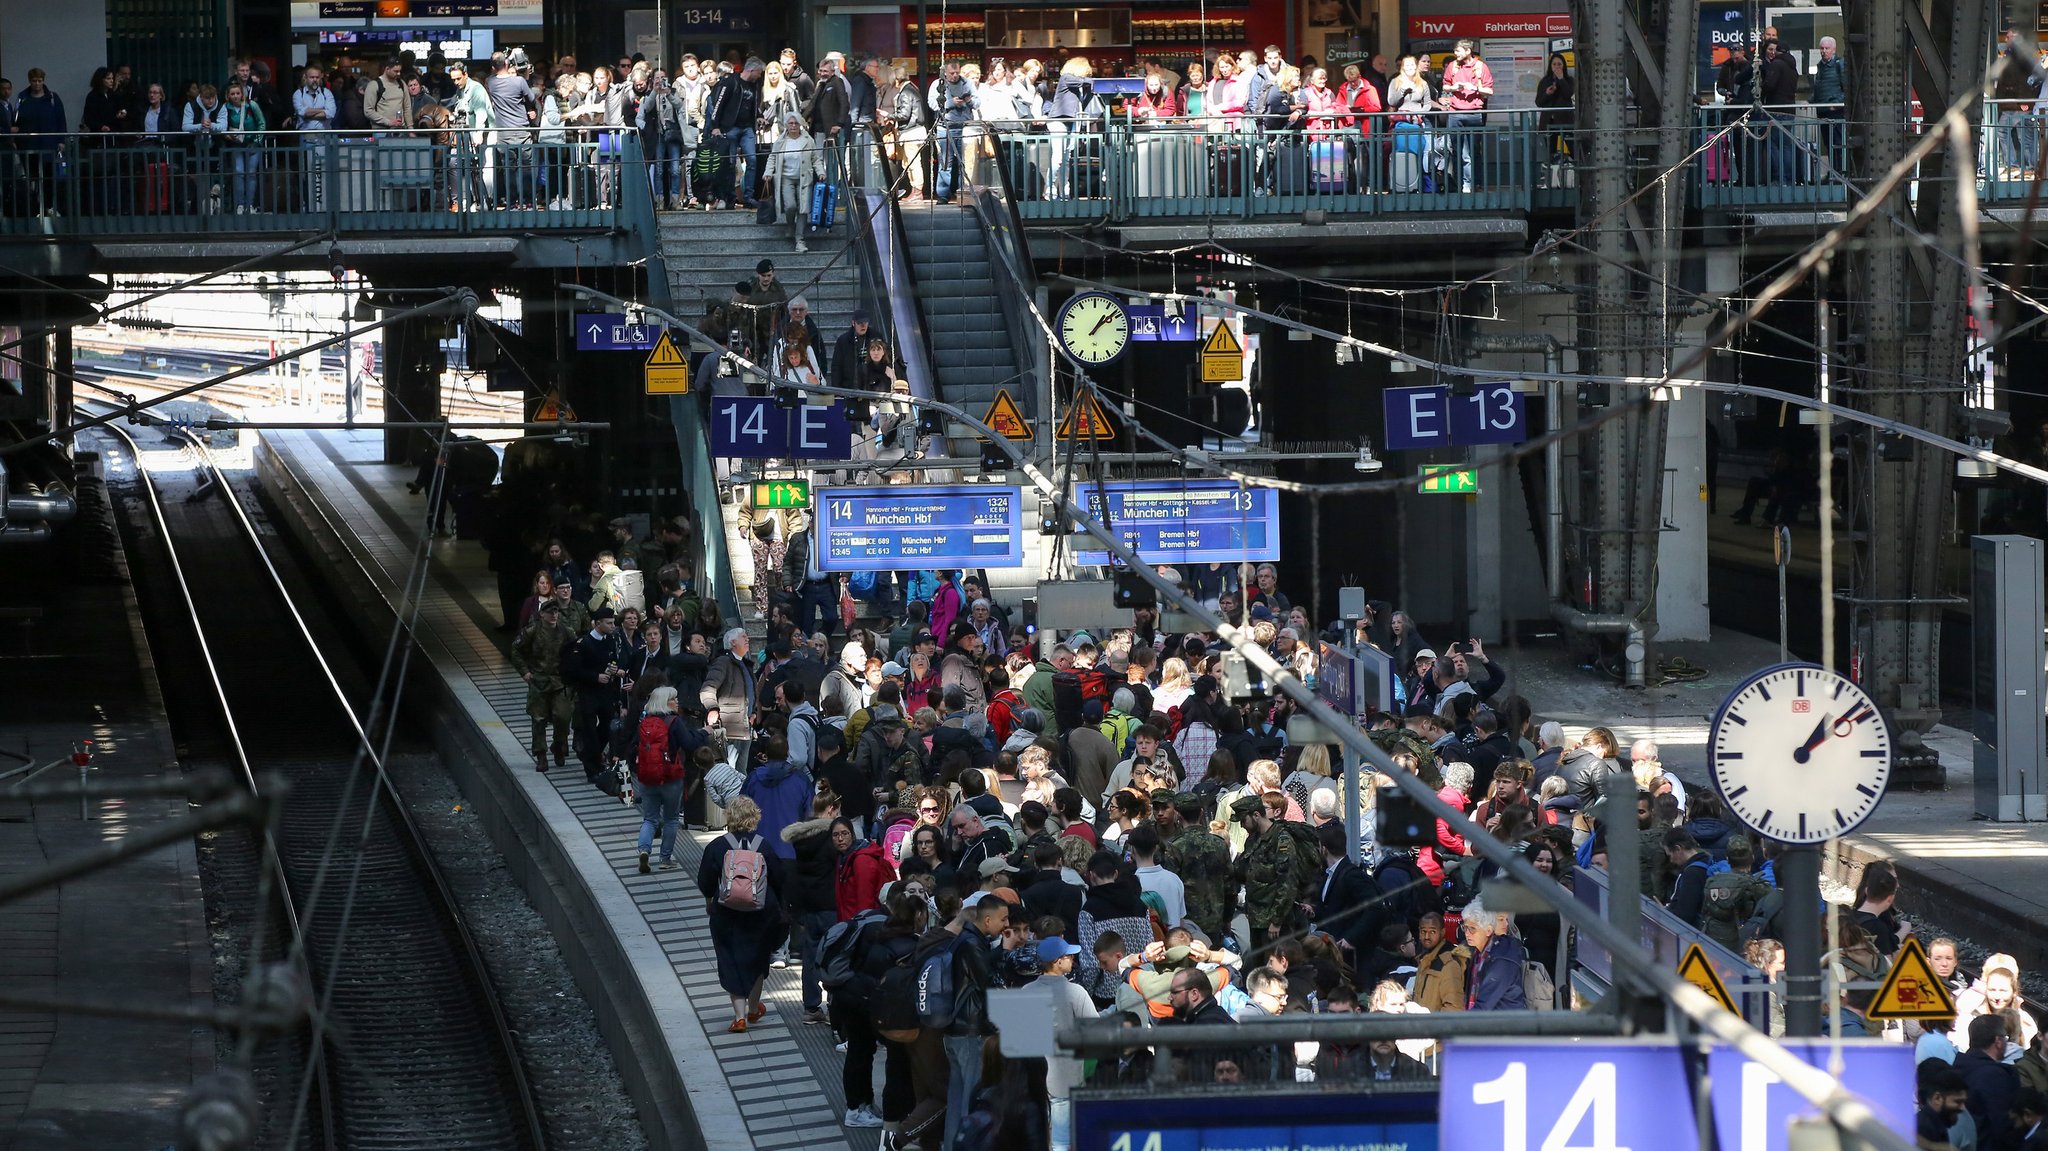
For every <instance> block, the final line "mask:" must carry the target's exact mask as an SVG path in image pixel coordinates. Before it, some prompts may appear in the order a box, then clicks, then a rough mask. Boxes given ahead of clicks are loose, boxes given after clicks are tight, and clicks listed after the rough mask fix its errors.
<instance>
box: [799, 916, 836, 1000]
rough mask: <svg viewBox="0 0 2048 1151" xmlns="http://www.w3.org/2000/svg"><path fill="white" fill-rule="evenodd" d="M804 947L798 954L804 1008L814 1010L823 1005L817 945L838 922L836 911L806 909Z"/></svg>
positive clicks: (823, 996) (823, 994)
mask: <svg viewBox="0 0 2048 1151" xmlns="http://www.w3.org/2000/svg"><path fill="white" fill-rule="evenodd" d="M802 922H803V928H804V947H803V950H802V951H801V952H799V954H800V955H801V956H802V958H803V968H804V970H803V984H804V1010H805V1011H816V1010H819V1009H820V1008H822V1007H824V1006H825V988H824V987H823V985H821V984H820V983H819V982H818V967H819V963H818V945H819V944H820V943H823V942H825V933H826V932H827V931H830V930H832V925H833V924H835V923H837V922H839V913H838V912H836V911H806V912H804V914H803V920H802Z"/></svg>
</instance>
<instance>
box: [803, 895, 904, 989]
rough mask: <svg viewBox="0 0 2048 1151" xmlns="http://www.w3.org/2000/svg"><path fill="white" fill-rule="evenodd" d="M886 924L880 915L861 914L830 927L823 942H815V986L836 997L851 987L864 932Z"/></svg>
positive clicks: (865, 912) (873, 913) (874, 913)
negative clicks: (844, 989) (817, 983)
mask: <svg viewBox="0 0 2048 1151" xmlns="http://www.w3.org/2000/svg"><path fill="white" fill-rule="evenodd" d="M888 921H889V917H888V916H887V915H884V914H883V913H882V912H879V911H863V912H861V913H860V914H859V915H856V916H854V917H853V918H852V919H849V920H846V921H845V922H843V923H835V924H833V925H832V926H831V928H830V929H829V930H827V931H826V932H825V938H823V939H821V940H819V941H818V982H819V983H821V984H823V985H824V986H825V989H826V990H827V991H831V992H833V993H835V994H838V993H839V992H840V989H841V988H845V987H847V986H848V985H849V984H851V983H853V982H854V978H855V976H857V975H859V974H860V972H859V971H858V969H857V966H856V961H857V960H858V959H859V958H860V953H861V940H862V938H863V937H864V936H865V935H866V933H867V929H868V928H870V927H872V926H874V925H875V924H878V923H887V922H888ZM862 998H865V996H863V997H862Z"/></svg>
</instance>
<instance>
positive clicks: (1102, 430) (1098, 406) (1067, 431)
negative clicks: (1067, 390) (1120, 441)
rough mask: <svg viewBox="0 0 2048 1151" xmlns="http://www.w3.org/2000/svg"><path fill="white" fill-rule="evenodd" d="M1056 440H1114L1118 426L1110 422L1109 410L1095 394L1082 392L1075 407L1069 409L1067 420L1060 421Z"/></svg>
mask: <svg viewBox="0 0 2048 1151" xmlns="http://www.w3.org/2000/svg"><path fill="white" fill-rule="evenodd" d="M1056 438H1058V439H1062V440H1113V439H1115V438H1116V425H1114V424H1112V423H1110V422H1109V410H1108V409H1107V408H1104V407H1103V406H1102V401H1101V400H1098V399H1096V398H1095V393H1094V392H1082V393H1081V397H1080V399H1079V400H1078V401H1077V402H1076V403H1075V404H1074V406H1073V407H1070V408H1068V409H1067V418H1066V419H1064V420H1061V421H1060V427H1059V431H1058V433H1056Z"/></svg>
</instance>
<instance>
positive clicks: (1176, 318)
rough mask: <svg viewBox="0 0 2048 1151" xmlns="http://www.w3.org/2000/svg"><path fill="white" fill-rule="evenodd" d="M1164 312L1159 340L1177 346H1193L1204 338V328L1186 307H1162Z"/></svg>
mask: <svg viewBox="0 0 2048 1151" xmlns="http://www.w3.org/2000/svg"><path fill="white" fill-rule="evenodd" d="M1161 309H1162V311H1163V312H1164V317H1163V319H1162V326H1161V327H1160V329H1159V338H1160V339H1161V340H1165V341H1168V342H1170V343H1176V344H1192V343H1194V342H1195V341H1197V340H1199V339H1201V338H1202V326H1201V324H1199V323H1197V322H1196V319H1195V317H1194V316H1193V315H1190V314H1189V313H1188V310H1187V308H1186V307H1184V306H1177V305H1161Z"/></svg>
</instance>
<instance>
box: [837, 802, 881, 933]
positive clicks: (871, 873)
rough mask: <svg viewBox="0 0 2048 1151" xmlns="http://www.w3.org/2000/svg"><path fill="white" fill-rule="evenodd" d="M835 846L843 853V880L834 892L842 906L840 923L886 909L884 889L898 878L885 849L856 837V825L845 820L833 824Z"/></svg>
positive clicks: (840, 854)
mask: <svg viewBox="0 0 2048 1151" xmlns="http://www.w3.org/2000/svg"><path fill="white" fill-rule="evenodd" d="M832 846H833V848H834V849H835V850H837V851H838V852H839V878H838V882H837V884H836V886H835V889H834V894H835V895H836V897H837V901H838V904H839V922H841V923H844V922H846V921H847V920H849V919H852V918H853V917H854V916H856V915H859V914H860V913H861V912H863V911H872V910H874V909H875V908H878V907H880V906H882V887H883V885H884V884H887V883H889V882H890V881H892V880H894V879H895V878H896V869H895V868H893V867H891V866H889V858H888V856H886V855H884V854H882V845H881V844H879V843H871V842H869V841H868V840H865V839H862V838H860V837H859V836H857V835H855V834H854V833H853V821H852V820H850V819H847V818H845V817H844V816H842V817H840V818H838V819H835V820H833V821H832Z"/></svg>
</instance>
